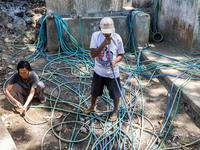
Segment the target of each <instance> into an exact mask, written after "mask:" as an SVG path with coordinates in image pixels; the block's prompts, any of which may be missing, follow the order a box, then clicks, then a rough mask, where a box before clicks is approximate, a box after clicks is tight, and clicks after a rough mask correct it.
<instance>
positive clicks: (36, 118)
mask: <svg viewBox="0 0 200 150" xmlns="http://www.w3.org/2000/svg"><path fill="white" fill-rule="evenodd" d="M4 46H5V45H4ZM9 47H10V46H8V47H7V48H8V49H9ZM17 51H18V50H17V49H13V53H14V52H17ZM31 53H32V49H31V48H29V49H28V50H26V52H23V53H21V54H19V55H17V56H16V57H15V59H16V60H21V59H23V58H24V57H26V56H27V55H30V54H31ZM55 53H56V52H55ZM1 56H4V57H6V58H7V60H6V61H5V60H3V59H2V60H1V67H3V68H5V69H4V70H3V71H2V70H1V82H0V83H1V93H0V106H1V107H0V108H1V109H0V115H1V118H2V120H3V122H4V124H5V126H6V127H7V129H8V131H9V133H10V134H11V136H12V138H13V140H14V142H15V144H16V146H17V149H19V150H38V149H41V147H42V148H43V149H46V150H54V149H69V148H71V149H74V150H79V149H86V147H87V144H88V143H89V142H91V143H90V145H89V147H88V149H92V145H93V143H95V139H94V137H93V138H92V139H91V141H89V138H87V136H88V135H89V130H88V129H87V128H86V127H84V128H81V131H80V133H79V134H78V136H77V138H76V140H77V141H78V142H76V143H74V145H73V144H71V143H70V142H69V141H70V140H71V139H70V137H71V135H72V134H73V131H75V133H76V132H77V131H78V129H79V128H80V127H81V126H82V123H83V122H87V121H88V120H89V119H90V118H91V117H90V116H84V115H79V116H78V117H77V115H76V113H74V112H82V110H83V109H84V108H86V107H87V106H86V104H85V103H81V105H80V106H81V107H78V106H77V107H76V106H73V105H72V104H74V103H75V104H79V101H80V97H79V96H80V95H79V96H78V95H77V94H76V92H78V90H77V89H76V90H75V91H72V90H70V88H69V87H71V85H70V84H69V83H67V81H66V80H64V79H63V78H61V77H60V76H58V75H53V76H54V78H55V79H57V80H58V81H59V82H60V84H59V85H60V87H61V88H60V90H58V88H56V87H57V86H56V84H55V83H52V82H51V80H52V81H54V82H55V79H54V80H53V79H52V77H50V74H49V73H48V72H42V71H36V72H37V73H38V74H39V75H42V74H43V77H45V78H46V79H47V78H49V79H50V80H48V81H47V80H46V79H44V78H42V79H41V80H43V81H44V82H45V85H46V89H45V94H46V97H47V98H48V101H47V102H46V103H45V104H41V103H40V102H39V101H38V100H37V98H34V100H33V101H32V102H31V104H30V106H31V107H30V108H29V109H28V111H27V114H22V113H21V112H20V111H19V110H18V109H16V108H15V107H14V106H13V105H12V104H11V103H10V102H9V101H8V100H7V99H6V97H5V96H4V94H3V87H4V83H5V82H6V80H7V79H8V78H9V77H10V76H11V75H12V74H13V73H14V72H16V70H14V68H15V66H16V63H12V61H11V55H10V52H9V51H2V52H1ZM127 57H128V58H129V59H131V60H133V61H135V58H134V56H127ZM6 63H9V64H10V65H9V67H5V64H6ZM47 63H48V61H47V59H46V58H42V57H41V58H39V59H37V60H36V61H35V62H33V63H32V67H33V68H34V69H43V68H44V67H45V66H46V64H47ZM123 63H125V59H124V61H123ZM77 65H80V64H77ZM51 67H52V68H54V69H55V68H62V67H63V68H64V67H65V68H70V67H69V66H68V64H65V63H63V62H55V63H53V64H52V65H51ZM80 67H81V66H80ZM46 70H48V69H46ZM77 73H78V72H76V70H73V71H72V72H71V69H65V70H60V71H59V74H62V75H66V77H65V78H66V79H67V80H68V81H70V82H71V83H73V86H75V87H78V88H79V90H80V91H85V92H84V94H83V95H84V97H85V98H86V99H88V100H87V101H88V105H89V104H90V83H91V78H87V79H82V82H81V83H82V84H80V82H79V81H80V79H79V78H78V77H77V76H78V74H77ZM121 76H122V77H121V81H122V85H125V82H126V80H127V78H128V75H127V74H126V73H124V72H121ZM148 81H149V79H148V78H146V77H144V76H141V85H142V87H143V88H144V87H145V86H146V88H145V89H144V91H143V97H141V96H138V101H137V104H136V106H135V107H134V109H135V110H134V114H133V115H132V116H131V118H132V124H133V125H134V127H133V133H134V137H135V138H134V146H135V148H136V149H137V148H138V146H139V145H140V149H141V150H144V149H146V148H149V145H148V144H149V143H151V142H152V141H151V140H152V137H153V136H152V134H149V133H148V132H145V131H143V133H142V140H141V141H140V129H139V128H138V126H141V125H142V118H141V116H140V115H139V114H141V113H142V108H143V110H144V112H143V115H144V116H145V117H146V118H148V120H147V119H146V118H143V128H144V130H145V129H147V130H150V131H152V132H153V130H155V133H156V134H159V130H160V128H161V124H160V123H161V121H162V120H163V118H164V115H165V111H166V108H167V102H168V96H169V92H168V91H167V90H166V88H165V87H164V86H163V85H162V84H161V83H160V82H159V80H158V79H156V78H155V79H152V80H151V81H150V82H149V83H148ZM84 83H87V84H84ZM134 83H135V79H134V78H133V81H132V84H133V85H128V86H129V88H132V90H134V86H135V84H134ZM147 83H148V84H147ZM63 85H66V86H67V87H66V86H63ZM84 85H85V86H84ZM131 86H132V87H131ZM71 88H72V87H71ZM136 88H138V85H136ZM59 93H60V96H59V97H58V95H59ZM105 95H106V94H105ZM124 95H125V98H126V99H128V98H130V95H131V93H130V92H129V91H126V90H125V94H124ZM132 96H133V95H132ZM57 99H58V100H59V102H57V104H56V107H55V108H56V109H53V107H54V106H55V101H51V100H57ZM142 99H143V101H142ZM64 102H70V103H64ZM121 103H122V100H121ZM131 103H133V104H134V103H135V101H133V102H131ZM78 108H79V110H78ZM111 110H112V108H111V107H110V106H108V103H107V102H105V101H104V100H103V99H102V98H98V102H97V112H96V114H97V115H100V114H102V113H104V112H107V111H111ZM108 117H109V114H105V115H103V116H100V117H98V118H96V119H94V123H93V126H94V127H95V134H96V135H98V136H100V135H102V133H103V132H104V130H105V127H103V126H102V122H101V121H100V119H103V120H107V119H108ZM124 120H125V121H127V122H128V120H129V118H128V116H127V114H126V115H125V117H124ZM149 120H150V121H149ZM77 121H78V122H77ZM62 122H65V123H63V124H62V126H61V123H62ZM195 123H196V122H195V121H194V120H192V119H191V118H190V117H189V116H188V115H187V113H186V112H185V108H184V106H182V105H180V106H179V109H178V112H177V114H176V117H175V120H174V122H173V125H172V127H171V129H170V131H169V134H168V136H167V138H166V140H165V142H164V145H165V147H177V146H180V145H182V144H181V143H183V142H185V143H187V142H188V143H191V142H194V141H195V140H197V139H199V137H200V128H199V125H198V124H195ZM56 124H57V125H56ZM88 124H89V125H91V123H88ZM112 124H113V125H114V123H112ZM54 125H55V127H54V128H53V129H54V130H55V131H54V132H53V131H52V129H51V127H52V126H54ZM106 125H111V123H108V122H105V124H104V126H106ZM118 125H121V126H122V127H121V128H122V129H123V130H124V131H128V132H127V133H128V134H129V136H131V132H132V131H131V129H130V126H128V125H126V124H125V123H121V124H118ZM167 126H168V125H167ZM59 131H60V133H59ZM164 132H166V131H164ZM57 136H61V137H62V138H63V139H64V140H61V141H59V139H58V138H57ZM160 137H161V138H162V137H163V135H160ZM85 138H86V139H85ZM153 139H154V138H153ZM139 143H140V144H139ZM199 144H200V143H199V142H198V143H196V144H194V145H191V146H189V147H187V148H182V149H194V150H198V149H200V145H199ZM117 145H118V144H117V143H115V144H114V146H113V148H112V149H117ZM97 147H98V146H97ZM154 147H155V146H154ZM126 148H127V149H131V147H130V143H128V142H127V143H126ZM122 149H123V148H122ZM180 149H181V148H180Z"/></svg>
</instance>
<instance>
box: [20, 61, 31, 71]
mask: <svg viewBox="0 0 200 150" xmlns="http://www.w3.org/2000/svg"><path fill="white" fill-rule="evenodd" d="M20 68H26V69H27V70H29V71H31V70H32V68H31V66H30V64H29V62H28V61H23V60H22V61H20V62H19V63H18V65H17V71H19V69H20Z"/></svg>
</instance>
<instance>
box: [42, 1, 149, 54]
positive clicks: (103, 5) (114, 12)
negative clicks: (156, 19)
mask: <svg viewBox="0 0 200 150" xmlns="http://www.w3.org/2000/svg"><path fill="white" fill-rule="evenodd" d="M123 2H124V1H123V0H111V1H107V0H98V1H96V0H54V1H52V0H47V1H46V3H47V13H54V14H56V15H58V16H61V17H62V18H63V20H64V21H65V22H66V23H67V26H68V29H69V33H70V34H71V35H72V36H73V37H74V38H75V39H76V40H77V42H78V43H79V46H82V42H81V34H82V39H83V45H84V49H89V45H90V40H91V36H92V33H93V32H95V31H98V30H99V22H100V20H101V19H102V17H104V16H110V17H111V18H113V21H114V24H115V30H116V32H117V33H118V34H119V35H120V36H121V37H122V40H123V42H124V45H125V44H126V43H127V42H128V38H129V33H128V16H124V15H123V14H124V13H125V10H124V9H123V7H122V5H123ZM126 2H128V3H130V2H132V0H127V1H126ZM77 13H79V14H81V15H82V17H80V22H79V18H76V17H75V18H74V17H73V18H71V17H72V16H73V15H76V14H77ZM146 15H148V14H146ZM63 16H64V17H63ZM76 16H77V15H76ZM144 18H145V17H143V19H142V16H141V14H139V15H137V17H136V20H135V22H137V23H136V24H135V25H134V27H133V28H134V31H135V36H136V39H137V40H138V41H139V42H138V43H140V44H141V45H142V46H144V45H145V46H146V44H147V43H148V39H149V18H148V17H146V20H145V19H144ZM80 23H81V29H82V32H80V26H79V24H80ZM146 24H147V25H146ZM145 27H147V28H145ZM141 35H142V36H141ZM47 37H48V38H47V48H48V50H50V51H52V50H57V49H58V34H57V29H56V24H55V21H54V20H47ZM66 42H67V39H66Z"/></svg>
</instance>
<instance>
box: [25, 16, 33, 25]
mask: <svg viewBox="0 0 200 150" xmlns="http://www.w3.org/2000/svg"><path fill="white" fill-rule="evenodd" d="M33 22H34V18H33V17H28V18H27V19H26V23H27V24H32V23H33Z"/></svg>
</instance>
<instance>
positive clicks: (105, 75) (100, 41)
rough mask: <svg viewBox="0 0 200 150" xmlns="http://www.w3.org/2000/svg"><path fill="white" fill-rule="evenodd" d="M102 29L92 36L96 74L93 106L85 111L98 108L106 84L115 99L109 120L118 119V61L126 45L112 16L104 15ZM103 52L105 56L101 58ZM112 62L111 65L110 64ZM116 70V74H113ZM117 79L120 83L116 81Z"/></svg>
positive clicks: (111, 96) (91, 45)
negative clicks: (98, 101) (97, 100)
mask: <svg viewBox="0 0 200 150" xmlns="http://www.w3.org/2000/svg"><path fill="white" fill-rule="evenodd" d="M100 30H101V31H97V32H94V33H93V35H92V38H91V43H90V50H91V56H92V58H94V59H95V67H94V74H93V80H92V90H91V95H92V98H91V106H90V108H89V109H87V110H86V111H85V113H86V114H88V113H90V112H94V111H95V110H96V99H97V97H98V96H101V95H102V93H103V88H104V85H106V86H107V89H108V90H109V95H110V98H111V99H113V103H114V109H113V113H112V115H111V116H110V119H109V121H116V119H117V113H118V105H119V98H120V97H121V94H120V89H119V88H120V87H121V84H120V74H119V66H118V64H117V63H118V62H119V61H121V60H122V59H123V57H124V46H123V42H122V39H121V37H120V35H119V34H117V33H115V27H114V22H113V20H112V19H111V18H110V17H104V18H103V19H101V21H100ZM109 51H110V54H111V53H112V55H113V56H112V59H111V60H110V59H107V58H106V53H107V52H109ZM102 52H103V54H104V57H103V58H102V59H99V57H98V56H99V54H101V53H102ZM108 64H110V65H108ZM113 71H114V74H113ZM115 77H116V79H117V82H118V85H119V87H118V86H117V83H116V80H115Z"/></svg>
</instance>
